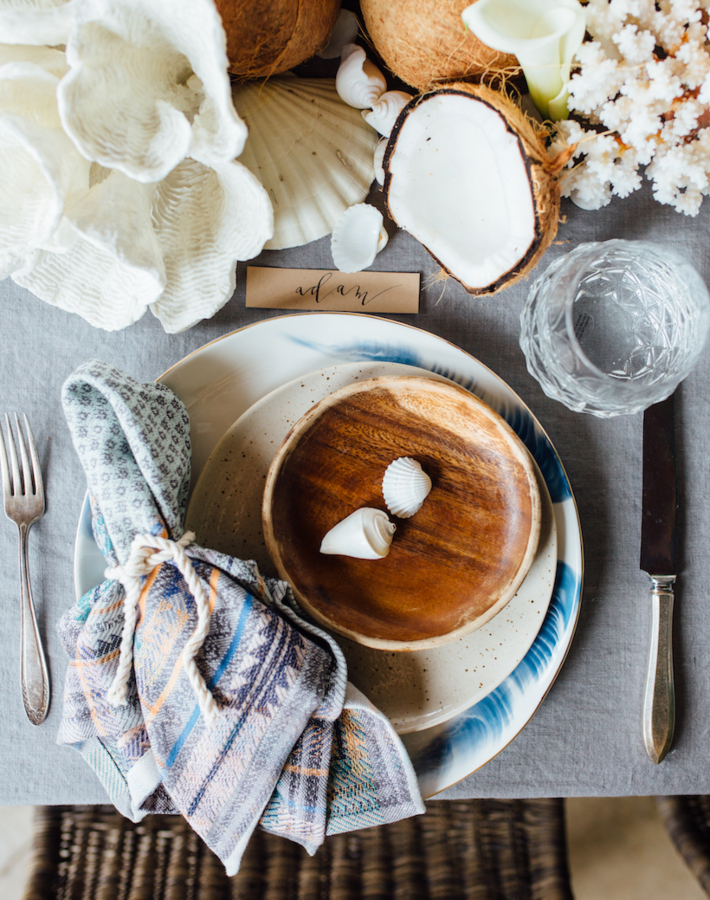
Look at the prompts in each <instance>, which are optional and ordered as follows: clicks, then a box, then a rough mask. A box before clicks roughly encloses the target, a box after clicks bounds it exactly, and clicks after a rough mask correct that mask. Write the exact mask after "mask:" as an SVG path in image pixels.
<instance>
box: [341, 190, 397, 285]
mask: <svg viewBox="0 0 710 900" xmlns="http://www.w3.org/2000/svg"><path fill="white" fill-rule="evenodd" d="M387 240H388V235H387V231H386V230H385V227H384V225H383V218H382V213H381V212H380V211H379V209H375V207H374V206H370V204H369V203H356V204H354V206H350V207H349V208H348V209H346V210H345V212H344V213H343V214H342V216H341V217H340V218H339V219H338V221H337V222H336V223H335V227H334V228H333V234H332V235H331V238H330V251H331V253H332V254H333V262H334V263H335V267H336V268H337V269H339V270H340V271H341V272H347V273H352V272H360V271H362V270H363V269H367V268H368V266H371V265H372V263H373V262H374V259H375V257H376V256H377V254H378V253H379V252H380V250H382V248H383V247H384V246H385V244H386V243H387Z"/></svg>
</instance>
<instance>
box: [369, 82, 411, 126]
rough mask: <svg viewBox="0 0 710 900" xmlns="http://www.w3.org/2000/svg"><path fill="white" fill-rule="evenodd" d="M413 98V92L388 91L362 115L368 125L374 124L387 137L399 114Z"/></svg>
mask: <svg viewBox="0 0 710 900" xmlns="http://www.w3.org/2000/svg"><path fill="white" fill-rule="evenodd" d="M411 99H412V95H411V94H406V93H405V92H404V91H387V92H386V93H384V94H383V95H382V96H381V97H380V98H379V99H378V100H377V101H376V102H375V104H374V106H373V107H372V109H371V110H370V111H369V112H363V114H362V117H363V119H364V120H365V121H366V122H367V124H368V125H372V127H373V128H374V129H375V131H379V133H380V134H382V135H384V136H385V137H389V135H390V132H391V131H392V127H393V126H394V123H395V121H396V119H397V116H398V115H399V114H400V112H401V111H402V110H403V109H404V107H405V106H406V105H407V104H408V103H409V101H410V100H411Z"/></svg>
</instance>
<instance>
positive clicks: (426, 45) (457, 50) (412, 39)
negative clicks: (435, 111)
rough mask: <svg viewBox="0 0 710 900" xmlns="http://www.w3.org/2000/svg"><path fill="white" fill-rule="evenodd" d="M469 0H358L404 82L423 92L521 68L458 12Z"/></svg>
mask: <svg viewBox="0 0 710 900" xmlns="http://www.w3.org/2000/svg"><path fill="white" fill-rule="evenodd" d="M471 2H472V0H361V4H360V5H361V9H362V15H363V18H364V20H365V26H366V27H367V31H368V34H369V35H370V38H371V40H372V43H373V44H374V46H375V49H376V50H377V51H378V53H379V54H380V55H381V57H382V59H383V60H384V61H385V63H386V64H387V66H389V68H390V69H391V70H392V72H394V74H395V75H397V76H398V77H399V78H401V79H402V81H404V82H406V83H407V84H410V85H412V87H415V88H417V90H419V91H425V90H428V89H429V88H432V87H436V86H438V85H440V84H442V83H445V82H448V81H460V80H464V79H465V80H468V79H471V80H474V81H480V80H483V81H488V80H492V79H494V78H500V76H501V74H502V75H503V80H505V78H506V77H509V76H511V75H514V74H516V73H517V72H519V70H520V69H519V64H518V61H517V59H516V58H515V57H514V56H511V55H510V54H508V53H500V52H499V51H497V50H492V49H491V48H490V47H487V46H486V45H485V44H483V43H481V41H479V40H478V38H477V37H476V36H475V35H474V34H472V33H471V32H470V31H468V30H467V29H466V27H465V25H464V23H463V19H462V18H461V13H462V12H463V10H464V9H466V7H468V6H470V5H471Z"/></svg>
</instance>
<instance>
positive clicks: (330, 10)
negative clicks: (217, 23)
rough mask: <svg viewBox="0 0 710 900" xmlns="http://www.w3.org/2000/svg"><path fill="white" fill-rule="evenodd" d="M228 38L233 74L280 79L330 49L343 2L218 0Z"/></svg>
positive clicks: (316, 0)
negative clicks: (331, 38) (324, 49)
mask: <svg viewBox="0 0 710 900" xmlns="http://www.w3.org/2000/svg"><path fill="white" fill-rule="evenodd" d="M216 4H217V11H218V12H219V14H220V16H221V17H222V24H223V25H224V30H225V32H226V35H227V57H228V59H229V71H230V72H231V74H232V75H236V76H238V77H241V78H244V79H246V78H264V77H268V76H270V75H278V74H279V73H281V72H286V71H288V69H292V68H293V67H294V66H297V65H298V64H299V63H302V62H304V61H305V60H307V59H310V57H311V56H313V54H314V53H316V52H317V51H318V50H321V49H322V48H323V47H325V45H326V44H327V43H328V41H329V39H330V34H331V32H332V30H333V26H334V25H335V21H336V19H337V18H338V13H339V12H340V0H216Z"/></svg>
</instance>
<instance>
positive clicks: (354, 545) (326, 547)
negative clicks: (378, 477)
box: [320, 506, 397, 559]
mask: <svg viewBox="0 0 710 900" xmlns="http://www.w3.org/2000/svg"><path fill="white" fill-rule="evenodd" d="M396 528H397V526H396V525H395V524H394V522H390V519H389V516H388V515H387V513H386V512H382V510H381V509H370V508H369V507H367V506H365V507H363V508H362V509H356V510H355V512H354V513H350V515H349V516H347V517H346V518H345V519H343V520H342V521H341V522H338V524H337V525H334V526H333V527H332V528H331V529H330V531H329V532H328V533H327V534H326V536H325V537H324V538H323V540H322V542H321V545H320V552H321V553H327V554H329V555H333V556H352V557H354V558H355V559H383V558H384V557H385V556H387V554H388V553H389V552H390V546H391V545H392V535H393V534H394V533H395V530H396Z"/></svg>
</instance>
